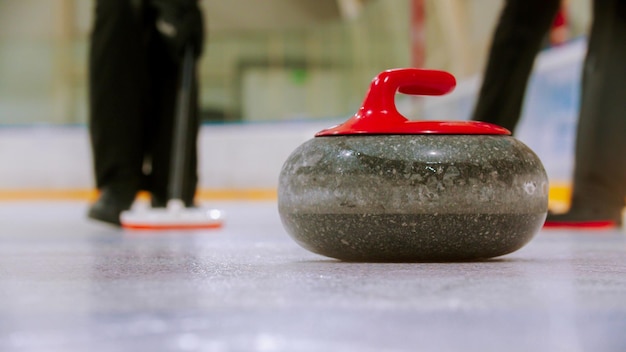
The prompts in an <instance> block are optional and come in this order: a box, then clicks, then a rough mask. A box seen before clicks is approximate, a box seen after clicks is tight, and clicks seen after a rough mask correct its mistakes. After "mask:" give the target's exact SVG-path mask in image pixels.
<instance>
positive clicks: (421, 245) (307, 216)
mask: <svg viewBox="0 0 626 352" xmlns="http://www.w3.org/2000/svg"><path fill="white" fill-rule="evenodd" d="M278 205H279V211H280V215H281V218H282V220H283V223H284V225H285V228H286V230H287V232H288V233H289V234H290V235H292V236H293V238H294V239H295V240H296V241H297V242H298V243H299V244H301V245H302V246H303V247H305V248H307V249H309V250H311V251H313V252H315V253H319V254H323V255H326V256H329V257H333V258H338V259H342V260H348V261H382V262H386V261H387V262H399V261H455V260H471V259H484V258H491V257H496V256H500V255H503V254H508V253H511V252H513V251H515V250H517V249H519V248H521V247H522V246H523V245H525V244H526V243H527V242H528V241H530V240H531V239H532V237H533V236H534V235H535V234H536V233H537V232H538V231H539V229H540V228H541V226H542V224H543V221H544V219H545V216H546V212H547V209H548V178H547V176H546V173H545V170H544V168H543V165H542V164H541V161H540V160H539V158H538V157H537V156H536V155H535V153H534V152H533V151H532V150H530V149H529V148H528V147H527V146H526V145H524V144H523V143H522V142H520V141H518V140H517V139H515V138H513V137H509V136H488V135H365V136H360V135H357V136H333V137H318V138H313V139H311V140H309V141H307V142H306V143H304V144H302V145H301V146H300V147H298V148H297V149H296V150H294V151H293V153H292V154H291V155H290V157H289V158H288V159H287V161H286V162H285V164H284V166H283V168H282V171H281V174H280V178H279V189H278Z"/></svg>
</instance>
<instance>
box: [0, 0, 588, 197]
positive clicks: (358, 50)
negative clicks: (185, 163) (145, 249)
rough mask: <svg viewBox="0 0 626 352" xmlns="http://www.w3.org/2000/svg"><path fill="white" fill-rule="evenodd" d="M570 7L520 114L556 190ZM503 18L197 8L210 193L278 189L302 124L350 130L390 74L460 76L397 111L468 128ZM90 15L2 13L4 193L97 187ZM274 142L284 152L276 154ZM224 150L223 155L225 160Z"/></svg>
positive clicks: (32, 8) (568, 99)
mask: <svg viewBox="0 0 626 352" xmlns="http://www.w3.org/2000/svg"><path fill="white" fill-rule="evenodd" d="M564 4H565V5H566V6H567V7H566V9H567V31H568V33H567V37H566V40H565V41H564V42H562V43H557V44H558V45H556V44H555V43H550V41H549V40H548V39H547V40H546V48H545V52H544V53H542V57H540V58H539V59H538V61H539V62H538V64H537V67H538V69H537V71H538V72H539V74H537V75H534V76H533V79H532V81H531V86H530V87H529V89H530V90H531V94H530V95H529V99H527V100H528V104H527V107H526V108H525V114H526V115H531V116H527V117H525V118H524V121H523V123H522V125H521V126H520V128H519V135H518V136H519V138H521V139H522V140H524V141H526V142H527V144H529V145H530V146H531V147H532V148H534V149H535V150H536V151H537V152H538V154H539V155H540V156H541V157H542V159H550V160H551V159H555V162H557V165H554V163H550V164H551V165H553V166H554V167H553V168H552V169H550V168H548V167H547V168H548V169H549V170H548V171H549V173H551V174H552V175H554V177H555V178H557V179H559V180H561V179H564V178H566V177H567V175H568V174H569V167H570V165H569V164H568V161H567V160H569V159H568V158H563V157H562V154H563V153H566V154H567V153H569V148H570V144H571V143H572V142H573V137H572V131H573V128H574V125H573V123H575V122H574V121H575V111H576V108H577V94H578V92H577V89H578V88H577V80H578V79H579V78H578V71H579V65H580V62H581V59H582V53H583V52H584V34H585V32H586V30H587V28H588V25H589V23H588V22H589V19H590V13H589V9H590V4H589V0H570V1H565V2H564ZM502 5H503V1H502V0H201V6H202V8H203V9H204V13H205V15H206V18H207V21H208V25H207V28H206V29H207V50H206V51H205V55H204V56H203V57H202V60H201V63H200V74H201V78H200V81H201V94H202V96H201V106H202V119H203V122H204V123H205V126H203V131H202V133H203V134H202V136H201V138H205V139H203V140H205V141H204V142H201V143H205V144H203V148H204V149H203V150H205V154H204V155H203V156H202V157H203V158H204V159H203V160H204V161H203V162H202V165H203V166H202V167H203V169H202V170H201V173H202V177H201V178H202V180H203V181H202V182H203V184H202V185H203V186H204V187H205V188H250V187H252V188H254V187H257V188H258V187H261V188H268V189H271V188H272V187H273V186H274V185H273V183H274V182H275V178H274V177H275V176H276V175H277V172H278V171H277V170H276V169H279V168H280V165H281V163H282V161H284V158H286V155H288V153H289V152H290V151H291V150H292V149H293V148H294V147H295V146H297V145H298V144H299V143H300V142H302V141H303V140H306V139H308V138H310V137H312V133H314V132H315V129H316V128H318V125H316V124H311V125H310V127H306V126H309V125H306V124H305V125H302V123H306V122H318V123H320V125H319V126H322V127H324V126H326V125H328V123H329V122H330V121H342V120H345V119H346V118H347V117H348V116H349V115H351V114H353V113H354V112H355V111H356V110H357V109H358V107H359V105H360V103H361V101H362V99H363V97H364V94H365V92H366V91H367V88H368V87H369V82H370V81H371V79H372V78H373V77H374V76H375V75H376V74H378V73H379V72H380V71H383V70H386V69H390V68H397V67H425V68H432V69H443V70H447V71H449V72H451V73H452V74H454V75H455V76H456V77H457V80H458V81H459V85H458V87H457V90H456V91H455V92H454V93H453V94H451V95H450V96H446V97H443V98H440V97H437V98H427V99H428V100H426V99H415V98H409V97H400V98H398V100H397V104H398V106H399V109H400V110H401V111H402V112H404V113H405V115H407V116H408V117H409V118H412V119H428V118H439V119H464V118H467V116H468V114H469V112H470V109H471V106H472V104H473V99H474V97H475V95H476V88H477V87H478V84H479V82H480V73H481V70H482V68H483V66H484V64H485V59H486V53H487V50H488V47H489V44H490V38H491V33H492V31H493V27H494V24H495V21H496V18H497V16H498V13H499V11H500V8H501V7H502ZM93 6H94V4H93V1H92V0H46V1H41V0H0V161H2V162H3V164H2V165H9V166H3V167H5V168H7V171H6V172H3V173H4V175H5V176H2V177H0V189H7V188H16V189H29V188H50V187H52V188H55V187H56V188H59V189H68V188H76V187H78V188H89V187H90V182H91V181H90V159H89V158H90V156H89V152H90V151H89V145H88V141H86V135H85V124H86V121H87V108H86V101H87V90H86V86H87V85H86V79H87V77H86V72H87V70H86V68H87V51H88V45H89V43H88V40H89V35H90V30H91V21H92V15H93V14H92V12H93ZM430 99H432V102H430ZM542 99H544V100H543V101H542ZM546 99H548V100H546ZM555 104H557V105H555ZM558 104H560V105H558ZM551 109H552V110H551ZM545 115H550V116H556V117H554V123H553V125H554V126H553V130H554V131H557V132H553V131H552V130H550V127H546V125H545V124H543V127H542V128H541V130H542V131H544V132H545V133H544V134H537V129H538V127H537V124H536V123H535V122H536V120H533V119H545V118H546V117H545ZM259 122H263V123H262V124H259ZM294 122H298V123H300V125H298V126H299V127H297V128H294V127H293V123H294ZM268 123H269V124H277V123H282V124H279V125H272V126H269V127H268ZM289 126H291V127H289ZM303 126H304V127H303ZM44 127H45V129H44ZM546 130H547V132H546ZM296 131H298V132H296ZM559 131H560V132H559ZM555 133H556V134H558V133H560V135H559V136H560V137H559V136H557V135H556V134H555ZM259 134H260V135H263V136H264V137H263V138H271V139H272V141H273V142H272V145H273V146H265V148H266V149H263V148H261V151H257V153H260V154H254V155H250V153H253V152H252V151H249V149H250V148H249V146H250V145H251V144H254V143H258V144H257V146H259V145H262V144H263V140H260V139H255V138H257V137H258V135H259ZM286 135H292V136H295V137H293V138H292V139H289V138H288V137H286ZM34 136H37V137H38V138H35V137H34ZM277 136H280V137H281V138H283V140H288V141H289V143H284V144H280V142H277ZM46 138H47V139H46ZM258 138H262V137H258ZM244 140H245V141H246V142H245V143H244V142H243V141H244ZM279 140H280V138H279ZM71 141H73V142H71ZM246 146H247V147H246ZM29 148H30V149H29ZM267 148H269V149H267ZM551 148H552V149H551ZM555 148H556V149H555ZM241 149H244V151H242V150H241ZM218 150H219V151H221V152H220V153H221V154H227V155H226V156H224V155H222V156H219V155H216V151H218ZM245 150H248V152H246V151H245ZM555 153H556V154H555ZM559 153H560V154H559ZM264 158H265V162H262V160H261V161H259V160H258V159H264ZM272 158H274V159H275V161H272V160H274V159H272ZM560 159H565V161H563V160H560ZM240 163H243V164H246V165H248V166H250V165H255V164H254V163H258V164H259V165H265V166H264V167H265V168H267V169H271V170H272V171H271V172H269V173H268V175H267V176H262V175H260V176H259V175H257V177H256V178H255V179H245V178H242V176H241V174H242V170H239V171H238V172H237V171H232V169H233V168H235V169H236V165H238V164H240ZM544 163H546V160H544ZM563 163H565V164H563ZM59 165H63V166H62V167H61V166H59ZM220 168H223V171H219V170H220ZM63 169H65V173H63V174H61V172H62V170H63ZM53 170H57V171H56V172H58V173H59V176H58V177H56V178H55V176H54V174H55V173H54V171H53ZM216 170H217V171H216ZM225 170H231V171H225ZM42 172H44V173H47V175H46V177H41V173H42ZM264 177H265V178H264ZM55 179H56V180H57V181H55V182H53V181H50V180H55ZM237 180H239V181H237Z"/></svg>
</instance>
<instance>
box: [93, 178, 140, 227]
mask: <svg viewBox="0 0 626 352" xmlns="http://www.w3.org/2000/svg"><path fill="white" fill-rule="evenodd" d="M135 194H136V192H132V191H127V190H125V191H123V190H120V189H115V188H112V187H111V188H103V189H102V191H101V192H100V196H99V197H98V200H96V202H95V203H93V204H92V205H91V208H89V212H88V214H87V216H88V217H89V218H91V219H94V220H98V221H103V222H106V223H109V224H112V225H116V226H120V225H121V223H120V214H121V213H122V212H123V211H124V210H128V209H130V207H131V205H132V204H133V201H134V200H135Z"/></svg>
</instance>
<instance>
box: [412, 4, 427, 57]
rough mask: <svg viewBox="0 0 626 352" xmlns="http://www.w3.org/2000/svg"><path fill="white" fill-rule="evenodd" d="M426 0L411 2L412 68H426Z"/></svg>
mask: <svg viewBox="0 0 626 352" xmlns="http://www.w3.org/2000/svg"><path fill="white" fill-rule="evenodd" d="M424 13H425V11H424V0H411V25H410V26H411V27H410V30H411V33H410V34H411V35H410V38H411V66H412V67H424V61H425V57H426V50H425V48H426V33H425V25H424V24H425V22H424V17H425V16H424Z"/></svg>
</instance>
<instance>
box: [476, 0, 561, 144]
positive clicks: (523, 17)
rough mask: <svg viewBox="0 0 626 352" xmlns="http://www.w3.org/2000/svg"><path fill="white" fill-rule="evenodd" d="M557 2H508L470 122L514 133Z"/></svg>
mask: <svg viewBox="0 0 626 352" xmlns="http://www.w3.org/2000/svg"><path fill="white" fill-rule="evenodd" d="M559 6H560V0H508V1H506V3H505V6H504V8H503V10H502V12H501V13H500V17H499V20H498V24H497V27H496V30H495V32H494V35H493V38H492V43H491V47H490V50H489V56H488V59H487V65H486V68H485V72H484V76H483V83H482V86H481V89H480V92H479V95H478V99H477V102H476V106H475V108H474V111H473V113H472V120H477V121H485V122H490V123H494V124H497V125H500V126H503V127H505V128H507V129H509V130H510V131H512V132H513V131H514V130H515V127H516V125H517V122H518V120H519V118H520V115H521V110H522V106H523V101H524V95H525V92H526V85H527V83H528V78H529V76H530V72H531V70H532V67H533V64H534V61H535V56H536V55H537V53H538V51H539V49H540V48H541V44H542V41H543V40H544V38H545V36H546V34H547V32H548V30H549V29H550V26H551V24H552V22H553V20H554V17H555V16H556V13H557V12H558V9H559Z"/></svg>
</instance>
